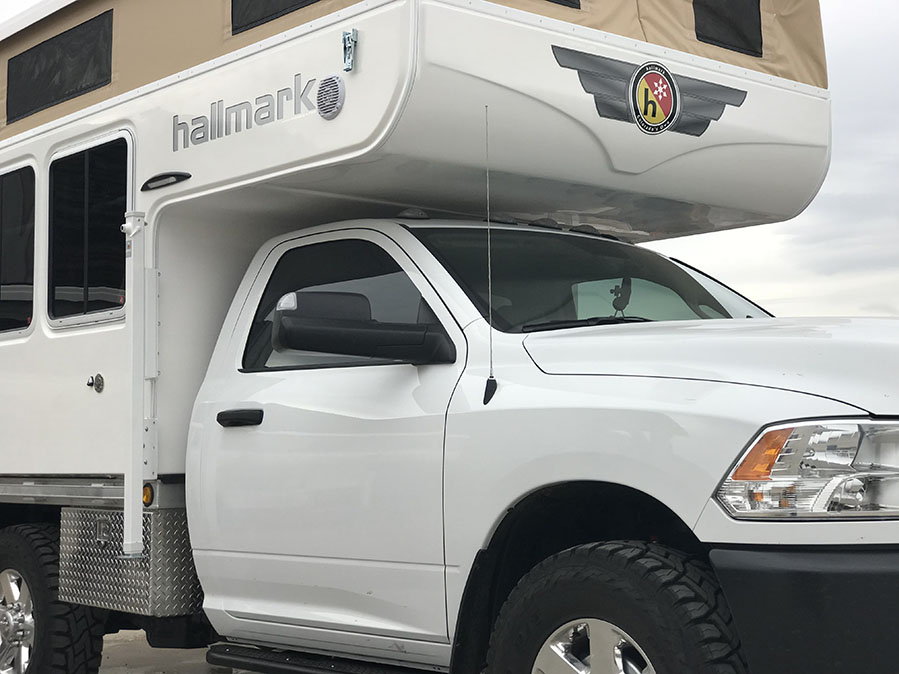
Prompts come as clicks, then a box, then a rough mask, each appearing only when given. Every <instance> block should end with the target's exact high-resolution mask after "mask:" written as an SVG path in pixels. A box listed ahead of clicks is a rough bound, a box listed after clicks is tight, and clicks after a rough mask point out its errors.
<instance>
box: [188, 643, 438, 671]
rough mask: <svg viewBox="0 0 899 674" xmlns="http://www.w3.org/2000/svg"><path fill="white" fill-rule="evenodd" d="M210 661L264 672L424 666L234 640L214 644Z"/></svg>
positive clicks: (371, 669)
mask: <svg viewBox="0 0 899 674" xmlns="http://www.w3.org/2000/svg"><path fill="white" fill-rule="evenodd" d="M206 662H208V663H209V664H210V665H215V666H218V667H233V668H234V669H246V670H249V671H252V672H262V674H323V672H328V673H329V674H422V672H421V670H417V669H408V668H406V667H394V666H392V665H380V664H372V663H367V662H357V661H355V660H344V659H341V658H331V657H328V656H325V655H312V654H309V653H296V652H292V651H270V650H264V649H261V648H253V647H250V646H234V645H231V644H218V645H215V646H213V647H211V648H210V649H209V651H208V652H207V653H206Z"/></svg>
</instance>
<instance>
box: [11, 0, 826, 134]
mask: <svg viewBox="0 0 899 674" xmlns="http://www.w3.org/2000/svg"><path fill="white" fill-rule="evenodd" d="M495 1H496V2H497V3H499V4H502V5H507V6H510V7H514V8H516V9H520V10H524V11H527V12H531V13H534V14H539V15H543V16H547V17H551V18H554V19H558V20H562V21H566V22H570V23H573V24H578V25H582V26H586V27H589V28H595V29H598V30H602V31H606V32H609V33H614V34H616V35H621V36H625V37H629V38H633V39H635V40H640V41H643V42H649V43H652V44H656V45H661V46H663V47H668V48H671V49H676V50H678V51H683V52H688V53H691V54H696V55H698V56H702V57H706V58H710V59H714V60H717V61H721V62H725V63H729V64H732V65H735V66H739V67H743V68H748V69H751V70H755V71H759V72H762V73H768V74H770V75H774V76H777V77H783V78H787V79H790V80H794V81H796V82H801V83H804V84H810V85H814V86H817V87H822V88H825V87H826V86H827V69H826V62H825V56H824V38H823V34H822V27H821V15H820V9H819V6H818V0H495ZM354 2H355V0H191V1H190V2H189V3H185V2H183V0H153V1H152V2H149V1H143V2H141V1H138V0H43V3H42V5H41V4H39V5H38V7H40V6H43V7H44V8H45V9H44V10H43V12H41V13H37V14H36V15H35V16H34V21H33V22H31V23H30V24H23V25H22V26H20V27H16V28H14V29H13V30H12V31H9V30H8V31H7V32H5V33H3V31H0V34H4V35H5V38H6V39H4V40H3V41H2V42H0V100H2V102H3V105H2V106H0V140H2V139H4V138H9V137H10V136H13V135H16V134H18V133H21V132H23V131H27V130H29V129H31V128H34V127H36V126H40V125H41V124H44V123H46V122H49V121H52V120H54V119H58V118H60V117H62V116H64V115H67V114H70V113H73V112H76V111H78V110H81V109H84V108H86V107H89V106H90V105H93V104H96V103H99V102H102V101H104V100H107V99H109V98H112V97H114V96H118V95H120V94H123V93H125V92H128V91H131V90H133V89H136V88H138V87H140V86H143V85H146V84H149V83H151V82H154V81H156V80H159V79H162V78H164V77H166V76H168V75H172V74H174V73H177V72H180V71H183V70H186V69H188V68H191V67H193V66H196V65H198V64H200V63H204V62H206V61H209V60H212V59H214V58H216V57H219V56H222V55H224V54H227V53H229V52H233V51H235V50H237V49H240V48H241V47H245V46H247V45H250V44H253V43H254V42H258V41H260V40H263V39H265V38H267V37H269V36H272V35H275V34H277V33H280V32H282V31H285V30H287V29H289V28H292V27H295V26H299V25H302V24H304V23H307V22H309V21H312V20H314V19H316V18H319V17H322V16H324V15H326V14H329V13H331V12H335V11H337V10H339V9H342V8H344V7H347V6H350V5H352V4H354ZM19 28H21V29H19ZM464 48H465V38H464V36H460V39H459V49H464Z"/></svg>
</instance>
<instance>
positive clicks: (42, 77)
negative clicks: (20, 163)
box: [6, 3, 112, 123]
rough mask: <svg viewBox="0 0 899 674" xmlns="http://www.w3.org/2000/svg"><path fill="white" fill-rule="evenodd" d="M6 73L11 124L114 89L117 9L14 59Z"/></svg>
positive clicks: (8, 112) (8, 116) (8, 119)
mask: <svg viewBox="0 0 899 674" xmlns="http://www.w3.org/2000/svg"><path fill="white" fill-rule="evenodd" d="M10 4H12V3H10ZM6 74H7V81H8V85H7V94H6V121H7V123H12V122H14V121H16V120H18V119H22V118H23V117H27V116H28V115H31V114H33V113H35V112H38V111H39V110H43V109H44V108H49V107H50V106H53V105H56V104H57V103H62V102H63V101H67V100H69V99H70V98H75V97H76V96H80V95H81V94H84V93H87V92H88V91H93V90H94V89H97V88H99V87H102V86H105V85H107V84H109V83H110V81H111V79H112V10H109V11H107V12H104V13H103V14H101V15H100V16H97V17H95V18H93V19H91V20H90V21H85V22H84V23H82V24H81V25H79V26H75V27H74V28H72V29H71V30H67V31H66V32H64V33H60V34H59V35H57V36H56V37H53V38H50V39H49V40H47V41H46V42H42V43H41V44H39V45H37V46H35V47H32V48H31V49H29V50H28V51H24V52H22V53H21V54H19V55H18V56H13V57H12V58H11V59H9V63H8V65H7V72H6Z"/></svg>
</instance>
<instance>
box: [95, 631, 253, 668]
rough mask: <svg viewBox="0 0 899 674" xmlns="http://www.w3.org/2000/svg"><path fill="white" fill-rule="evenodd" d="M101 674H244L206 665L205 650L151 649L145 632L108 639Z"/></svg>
mask: <svg viewBox="0 0 899 674" xmlns="http://www.w3.org/2000/svg"><path fill="white" fill-rule="evenodd" d="M100 674H245V673H244V672H243V671H240V670H236V669H231V668H230V667H212V666H211V665H207V664H206V649H205V648H199V649H195V650H190V651H185V650H177V649H175V650H169V649H157V648H150V647H149V646H148V645H147V639H146V637H145V636H144V633H143V632H119V633H118V634H111V635H110V636H108V637H106V640H105V642H104V644H103V665H102V666H101V667H100Z"/></svg>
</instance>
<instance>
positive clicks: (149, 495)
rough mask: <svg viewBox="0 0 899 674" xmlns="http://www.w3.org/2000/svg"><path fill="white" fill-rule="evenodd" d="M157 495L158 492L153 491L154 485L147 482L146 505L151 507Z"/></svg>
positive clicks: (145, 488)
mask: <svg viewBox="0 0 899 674" xmlns="http://www.w3.org/2000/svg"><path fill="white" fill-rule="evenodd" d="M155 497H156V494H155V493H153V485H152V484H145V485H144V498H143V500H144V507H145V508H149V507H150V506H151V505H153V499H154V498H155Z"/></svg>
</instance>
